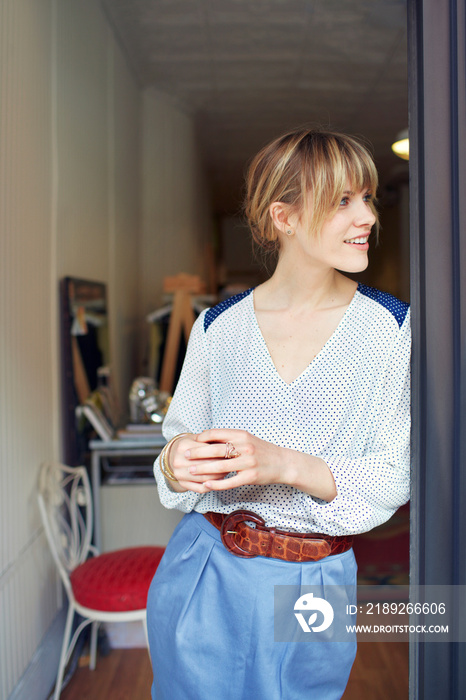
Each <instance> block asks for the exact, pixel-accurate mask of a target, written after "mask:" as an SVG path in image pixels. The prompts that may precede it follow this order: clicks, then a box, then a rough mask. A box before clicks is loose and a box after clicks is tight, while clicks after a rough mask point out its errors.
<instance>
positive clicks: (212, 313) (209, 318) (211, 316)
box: [204, 287, 254, 332]
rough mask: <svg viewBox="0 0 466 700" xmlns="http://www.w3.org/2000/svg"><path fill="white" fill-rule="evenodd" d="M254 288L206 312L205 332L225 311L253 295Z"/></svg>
mask: <svg viewBox="0 0 466 700" xmlns="http://www.w3.org/2000/svg"><path fill="white" fill-rule="evenodd" d="M253 289H254V287H251V288H250V289H247V290H246V291H245V292H241V293H240V294H235V296H234V297H230V298H229V299H225V301H222V302H220V304H217V306H213V307H212V308H211V309H209V310H208V311H207V312H206V315H205V316H204V332H205V331H207V329H208V327H209V326H210V324H211V323H212V322H213V321H215V319H216V318H217V316H220V314H222V313H223V312H224V311H226V310H227V309H229V308H230V306H234V305H235V304H237V303H238V302H239V301H241V299H244V298H245V297H247V296H248V294H251V292H252V290H253Z"/></svg>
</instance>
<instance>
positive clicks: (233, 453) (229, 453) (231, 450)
mask: <svg viewBox="0 0 466 700" xmlns="http://www.w3.org/2000/svg"><path fill="white" fill-rule="evenodd" d="M225 447H226V449H225V457H224V459H233V458H234V457H240V456H241V455H240V453H239V452H238V450H237V449H236V447H235V446H234V445H233V443H232V442H227V443H226V445H225Z"/></svg>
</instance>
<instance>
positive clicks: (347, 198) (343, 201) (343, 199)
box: [340, 197, 349, 207]
mask: <svg viewBox="0 0 466 700" xmlns="http://www.w3.org/2000/svg"><path fill="white" fill-rule="evenodd" d="M348 202H349V197H343V198H342V200H341V201H340V207H346V205H347V204H348Z"/></svg>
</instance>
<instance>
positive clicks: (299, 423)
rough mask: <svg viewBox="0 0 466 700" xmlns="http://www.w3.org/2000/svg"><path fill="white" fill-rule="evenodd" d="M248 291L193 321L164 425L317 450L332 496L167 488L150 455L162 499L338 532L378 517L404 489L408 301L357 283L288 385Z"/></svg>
mask: <svg viewBox="0 0 466 700" xmlns="http://www.w3.org/2000/svg"><path fill="white" fill-rule="evenodd" d="M253 296H254V294H253V289H250V290H248V291H246V292H243V293H242V294H239V295H237V296H235V297H232V298H231V299H228V300H227V301H224V302H222V303H221V304H219V305H218V306H215V307H214V308H211V309H207V310H206V311H204V312H202V314H201V315H200V316H199V318H198V319H197V320H196V323H195V324H194V327H193V329H192V332H191V336H190V340H189V344H188V350H187V354H186V358H185V362H184V365H183V370H182V373H181V376H180V379H179V382H178V385H177V387H176V391H175V394H174V397H173V400H172V402H171V405H170V408H169V410H168V413H167V416H166V418H165V420H164V423H163V434H164V436H165V438H166V439H167V440H169V439H171V438H172V437H174V436H175V435H177V434H178V433H181V432H190V433H199V432H201V431H203V430H206V429H208V428H239V429H243V430H247V431H249V432H250V433H252V434H253V435H256V436H257V437H259V438H262V439H263V440H268V441H269V442H273V443H275V444H277V445H280V446H283V447H288V448H291V449H294V450H298V451H300V452H305V453H308V454H312V455H315V456H318V457H320V458H321V459H323V460H324V461H325V462H326V464H327V465H328V466H329V468H330V470H331V471H332V474H333V477H334V479H335V483H336V487H337V496H336V497H335V498H334V499H333V500H332V501H331V502H329V503H327V502H325V501H321V500H319V499H317V498H314V497H312V496H310V495H309V494H307V493H304V492H302V491H299V490H298V489H295V488H293V487H291V486H286V485H281V484H273V485H266V486H241V487H238V488H235V489H231V490H228V491H223V492H222V491H216V492H210V493H207V494H196V493H194V492H192V491H187V492H185V493H176V492H174V491H172V490H171V489H170V486H169V485H168V483H167V482H166V480H165V478H164V477H163V475H162V474H161V472H160V469H159V466H158V460H157V461H156V462H155V465H154V473H155V477H156V480H157V485H158V490H159V495H160V499H161V502H162V503H163V505H164V506H166V507H167V508H177V509H179V510H181V511H184V512H190V511H191V510H196V511H198V512H200V513H205V512H207V511H215V512H217V513H230V512H232V511H234V510H237V509H239V508H244V509H247V510H252V511H254V512H256V513H258V514H259V515H260V516H262V517H263V518H264V520H265V524H266V525H267V526H269V527H277V528H280V529H283V530H290V531H296V532H323V533H327V534H329V535H345V534H351V533H358V532H364V531H366V530H370V529H372V528H373V527H375V526H377V525H380V524H381V523H383V522H385V521H386V520H388V518H390V516H391V515H392V514H393V513H394V512H395V510H396V509H397V508H399V506H401V505H402V504H403V503H405V502H406V501H407V500H408V498H409V466H410V350H411V333H410V311H409V306H408V304H406V303H405V302H402V301H400V300H399V299H396V298H395V297H393V296H391V295H390V294H387V293H385V292H380V291H379V290H377V289H374V288H372V287H367V286H366V285H363V284H359V285H358V288H357V291H356V292H355V294H354V297H353V299H352V301H351V303H350V305H349V306H348V308H347V310H346V311H345V313H344V315H343V318H342V319H341V321H340V323H339V325H338V326H337V328H336V330H335V331H334V333H333V334H332V336H331V337H330V338H329V340H328V341H327V343H326V344H325V345H324V347H323V348H322V349H321V351H320V352H319V354H318V355H317V356H316V357H315V358H314V359H313V360H312V362H311V363H310V364H309V365H308V367H307V368H306V369H305V370H304V371H303V372H302V374H300V376H299V377H297V378H296V379H295V380H294V381H293V382H291V383H290V384H287V383H286V382H285V381H284V380H283V379H282V378H281V377H280V375H279V374H278V372H277V370H276V368H275V366H274V364H273V362H272V359H271V357H270V354H269V352H268V349H267V346H266V344H265V341H264V338H263V337H262V334H261V331H260V328H259V325H258V323H257V320H256V316H255V312H254V302H253Z"/></svg>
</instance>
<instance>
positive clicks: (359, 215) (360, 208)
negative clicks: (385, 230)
mask: <svg viewBox="0 0 466 700" xmlns="http://www.w3.org/2000/svg"><path fill="white" fill-rule="evenodd" d="M376 220H377V218H376V216H375V214H374V212H373V211H372V207H371V205H370V203H369V202H367V201H365V200H364V198H363V197H361V199H360V200H359V201H358V203H357V209H356V211H355V218H354V223H355V225H356V226H370V227H372V226H373V225H374V224H375V222H376Z"/></svg>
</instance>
